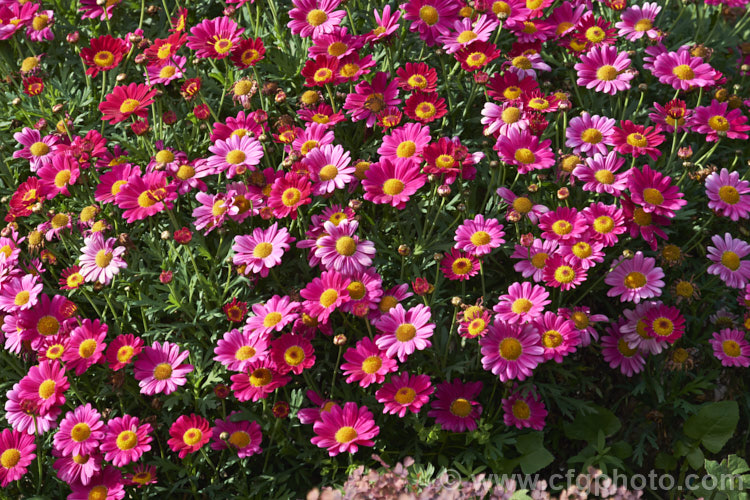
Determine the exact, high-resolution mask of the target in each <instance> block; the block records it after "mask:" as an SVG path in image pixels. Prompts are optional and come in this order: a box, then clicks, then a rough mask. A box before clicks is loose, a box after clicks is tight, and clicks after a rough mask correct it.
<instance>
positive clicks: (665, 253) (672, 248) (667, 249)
mask: <svg viewBox="0 0 750 500" xmlns="http://www.w3.org/2000/svg"><path fill="white" fill-rule="evenodd" d="M681 255H682V252H681V251H680V247H678V246H677V245H664V248H662V249H661V256H662V257H664V258H665V259H666V260H668V261H670V262H676V261H678V260H679V259H680V256H681Z"/></svg>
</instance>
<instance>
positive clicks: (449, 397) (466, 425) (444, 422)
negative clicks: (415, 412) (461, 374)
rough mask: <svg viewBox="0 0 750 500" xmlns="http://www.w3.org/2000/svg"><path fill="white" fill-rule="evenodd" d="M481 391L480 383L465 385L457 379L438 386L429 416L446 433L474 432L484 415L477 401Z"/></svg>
mask: <svg viewBox="0 0 750 500" xmlns="http://www.w3.org/2000/svg"><path fill="white" fill-rule="evenodd" d="M481 390H482V382H480V381H477V382H467V383H463V382H461V380H459V379H457V378H456V379H453V382H443V383H441V384H439V385H438V386H437V390H436V391H435V399H434V400H433V401H432V403H431V404H430V411H429V412H428V413H427V416H428V417H433V418H434V419H435V423H437V424H440V428H441V429H443V430H446V431H451V432H464V431H473V430H475V429H476V428H477V420H478V419H479V416H480V415H481V414H482V405H481V404H479V401H476V400H475V398H476V397H477V396H478V395H479V392H480V391H481Z"/></svg>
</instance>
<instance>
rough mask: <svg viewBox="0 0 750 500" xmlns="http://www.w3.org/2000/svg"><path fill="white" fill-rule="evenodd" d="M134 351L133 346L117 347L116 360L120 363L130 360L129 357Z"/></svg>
mask: <svg viewBox="0 0 750 500" xmlns="http://www.w3.org/2000/svg"><path fill="white" fill-rule="evenodd" d="M134 352H135V351H134V350H133V346H129V345H124V346H122V347H120V348H119V349H117V361H119V362H120V363H127V362H129V361H130V358H132V357H133V353H134Z"/></svg>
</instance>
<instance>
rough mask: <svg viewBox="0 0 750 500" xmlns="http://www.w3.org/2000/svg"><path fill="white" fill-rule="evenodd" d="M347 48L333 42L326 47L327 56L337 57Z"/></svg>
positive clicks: (344, 45)
mask: <svg viewBox="0 0 750 500" xmlns="http://www.w3.org/2000/svg"><path fill="white" fill-rule="evenodd" d="M348 48H349V46H348V45H346V44H345V43H343V42H333V43H332V44H331V45H329V46H328V54H329V55H331V56H333V57H338V56H340V55H341V54H343V53H344V52H346V49H348Z"/></svg>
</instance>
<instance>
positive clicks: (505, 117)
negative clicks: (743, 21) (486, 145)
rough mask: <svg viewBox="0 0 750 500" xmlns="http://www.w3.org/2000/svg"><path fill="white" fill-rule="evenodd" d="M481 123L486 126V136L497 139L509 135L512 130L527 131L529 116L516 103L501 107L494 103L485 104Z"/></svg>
mask: <svg viewBox="0 0 750 500" xmlns="http://www.w3.org/2000/svg"><path fill="white" fill-rule="evenodd" d="M481 123H482V125H484V126H485V127H484V134H485V135H492V136H493V137H495V138H496V139H497V138H498V137H500V136H502V135H508V132H510V130H511V129H514V128H515V129H519V130H525V129H526V128H528V126H529V120H528V115H527V114H526V113H525V112H524V109H523V107H522V105H520V104H517V103H516V102H506V103H503V104H502V105H501V106H499V105H497V104H495V103H493V102H486V103H484V107H483V108H482V119H481Z"/></svg>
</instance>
